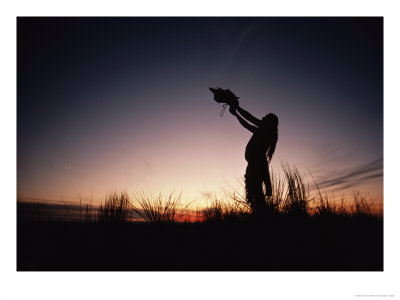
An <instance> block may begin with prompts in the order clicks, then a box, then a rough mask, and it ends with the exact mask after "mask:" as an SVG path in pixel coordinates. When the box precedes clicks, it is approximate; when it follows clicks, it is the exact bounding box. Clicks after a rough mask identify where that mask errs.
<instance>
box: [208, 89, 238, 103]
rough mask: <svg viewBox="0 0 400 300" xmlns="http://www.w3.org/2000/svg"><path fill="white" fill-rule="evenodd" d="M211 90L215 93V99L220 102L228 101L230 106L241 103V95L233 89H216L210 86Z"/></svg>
mask: <svg viewBox="0 0 400 300" xmlns="http://www.w3.org/2000/svg"><path fill="white" fill-rule="evenodd" d="M209 90H210V91H211V92H212V93H213V94H214V100H215V101H216V102H218V103H226V104H228V105H230V106H238V105H239V101H238V99H239V97H237V96H236V95H235V94H234V93H232V92H231V90H223V89H221V88H218V89H214V88H209Z"/></svg>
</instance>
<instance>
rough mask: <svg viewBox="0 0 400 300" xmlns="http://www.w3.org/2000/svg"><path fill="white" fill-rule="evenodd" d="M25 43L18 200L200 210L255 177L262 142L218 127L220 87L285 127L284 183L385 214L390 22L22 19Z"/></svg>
mask: <svg viewBox="0 0 400 300" xmlns="http://www.w3.org/2000/svg"><path fill="white" fill-rule="evenodd" d="M17 30H18V36H17V48H18V50H17V51H18V52H17V55H18V61H17V72H18V74H17V75H18V78H17V84H18V85H17V93H18V95H17V96H18V100H17V110H18V112H17V126H18V128H17V133H18V137H17V139H18V192H19V197H36V198H47V199H52V198H55V197H58V196H60V195H62V196H71V197H72V196H74V195H76V194H78V193H83V194H88V193H89V192H90V191H91V190H93V189H94V190H95V191H98V193H99V195H101V194H102V193H103V192H104V190H109V189H112V188H120V187H124V188H128V189H130V190H135V189H137V188H143V187H147V188H150V189H155V190H164V191H165V190H168V189H173V188H178V189H182V190H183V192H184V193H185V191H188V192H187V193H188V197H197V196H199V195H201V193H204V192H209V191H214V190H215V189H216V188H217V186H218V185H220V184H221V181H223V180H226V181H231V180H232V178H234V177H235V176H236V177H237V176H242V174H243V173H244V168H245V160H244V157H243V155H244V147H245V145H246V143H247V141H248V139H249V138H250V135H249V133H248V132H246V131H245V130H244V129H242V128H241V127H240V125H239V124H238V123H237V122H236V121H235V119H234V118H232V117H231V116H230V115H229V113H226V115H225V116H224V118H222V119H221V118H219V115H218V113H219V109H220V106H219V105H217V104H216V103H215V102H213V100H212V96H211V94H210V92H209V91H208V87H209V86H213V87H216V86H220V87H223V88H230V89H231V90H232V91H234V92H235V93H236V94H237V95H238V96H239V97H240V104H241V105H242V106H243V107H244V108H245V109H248V110H249V111H250V112H252V113H254V115H256V116H257V117H262V116H263V115H265V114H267V113H269V112H274V113H275V114H277V115H278V117H279V119H280V125H279V141H278V146H277V150H276V156H275V158H274V160H273V163H272V167H273V168H274V169H276V170H279V168H280V167H279V163H280V162H279V159H282V160H283V161H287V162H289V163H293V164H295V165H297V166H299V167H300V168H302V169H304V170H306V169H310V170H311V171H312V172H313V174H314V175H315V177H316V178H317V179H318V181H319V182H321V184H322V185H323V186H324V188H327V189H328V190H333V191H343V190H348V189H361V190H362V191H365V192H368V193H371V194H373V195H374V197H375V198H377V199H378V200H379V201H380V200H382V172H383V170H382V159H383V19H382V18H144V17H142V18H18V21H17ZM365 189H367V190H365ZM368 189H370V190H368ZM196 193H199V194H196ZM199 197H200V196H199Z"/></svg>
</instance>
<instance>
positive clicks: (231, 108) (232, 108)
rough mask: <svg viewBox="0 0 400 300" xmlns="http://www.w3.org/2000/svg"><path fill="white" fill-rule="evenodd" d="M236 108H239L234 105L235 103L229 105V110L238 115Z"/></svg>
mask: <svg viewBox="0 0 400 300" xmlns="http://www.w3.org/2000/svg"><path fill="white" fill-rule="evenodd" d="M236 108H237V106H233V105H231V106H229V112H230V113H231V114H232V115H234V116H236V113H237V112H236Z"/></svg>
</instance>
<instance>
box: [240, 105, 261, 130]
mask: <svg viewBox="0 0 400 300" xmlns="http://www.w3.org/2000/svg"><path fill="white" fill-rule="evenodd" d="M236 110H237V111H238V112H239V113H240V114H241V115H242V116H243V118H245V119H246V120H247V121H249V122H251V123H253V124H254V125H256V126H257V127H260V125H261V120H259V119H257V118H256V117H255V116H253V115H252V114H251V113H249V112H248V111H247V110H244V109H243V108H241V107H240V106H237V107H236ZM239 121H240V120H239Z"/></svg>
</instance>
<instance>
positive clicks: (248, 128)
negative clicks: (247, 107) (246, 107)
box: [229, 106, 257, 133]
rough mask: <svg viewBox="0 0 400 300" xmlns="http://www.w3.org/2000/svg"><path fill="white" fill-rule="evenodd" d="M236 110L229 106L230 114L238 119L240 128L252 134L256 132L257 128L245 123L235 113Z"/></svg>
mask: <svg viewBox="0 0 400 300" xmlns="http://www.w3.org/2000/svg"><path fill="white" fill-rule="evenodd" d="M237 108H238V107H232V106H231V107H230V108H229V111H230V113H231V114H232V115H234V116H235V117H236V118H237V119H238V121H239V122H240V124H242V126H243V127H244V128H246V129H247V130H249V131H251V132H252V133H254V132H256V130H257V127H255V126H253V125H251V124H249V123H248V122H246V120H245V119H243V118H242V117H241V116H240V115H239V114H238V113H237V111H236V109H237Z"/></svg>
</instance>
